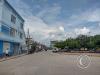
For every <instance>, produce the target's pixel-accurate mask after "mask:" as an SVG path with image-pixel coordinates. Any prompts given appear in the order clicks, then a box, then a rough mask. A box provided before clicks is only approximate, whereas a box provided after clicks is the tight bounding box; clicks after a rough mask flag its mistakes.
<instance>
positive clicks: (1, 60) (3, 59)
mask: <svg viewBox="0 0 100 75" xmlns="http://www.w3.org/2000/svg"><path fill="white" fill-rule="evenodd" d="M25 55H27V54H21V55H17V56H12V57H8V58H2V59H0V62H3V61H7V60H10V59H15V58H18V57H22V56H25Z"/></svg>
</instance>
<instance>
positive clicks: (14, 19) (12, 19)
mask: <svg viewBox="0 0 100 75" xmlns="http://www.w3.org/2000/svg"><path fill="white" fill-rule="evenodd" d="M11 22H12V23H14V24H15V23H16V17H15V16H14V15H11Z"/></svg>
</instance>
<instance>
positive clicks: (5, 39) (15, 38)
mask: <svg viewBox="0 0 100 75" xmlns="http://www.w3.org/2000/svg"><path fill="white" fill-rule="evenodd" d="M24 45H25V33H24V19H23V18H22V17H21V16H20V15H19V14H18V13H17V12H16V10H15V9H14V8H13V7H12V6H11V5H10V4H9V3H8V2H7V1H6V0H0V55H3V54H4V53H5V50H6V49H9V54H11V55H16V54H19V53H20V52H21V49H23V46H24Z"/></svg>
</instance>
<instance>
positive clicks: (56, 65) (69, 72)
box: [0, 51, 100, 75]
mask: <svg viewBox="0 0 100 75" xmlns="http://www.w3.org/2000/svg"><path fill="white" fill-rule="evenodd" d="M77 57H78V55H63V54H61V55H60V54H55V53H51V52H50V51H49V52H40V53H35V54H32V55H26V56H23V57H20V58H17V59H11V60H7V61H4V62H0V75H100V57H90V58H91V62H92V63H91V64H90V66H89V67H88V68H86V69H81V68H79V67H78V66H77Z"/></svg>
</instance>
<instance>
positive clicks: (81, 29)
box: [75, 27, 90, 35]
mask: <svg viewBox="0 0 100 75" xmlns="http://www.w3.org/2000/svg"><path fill="white" fill-rule="evenodd" d="M89 32H90V29H88V28H86V27H83V28H80V29H79V28H76V29H75V33H76V34H77V35H80V34H82V35H86V34H88V33H89Z"/></svg>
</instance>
